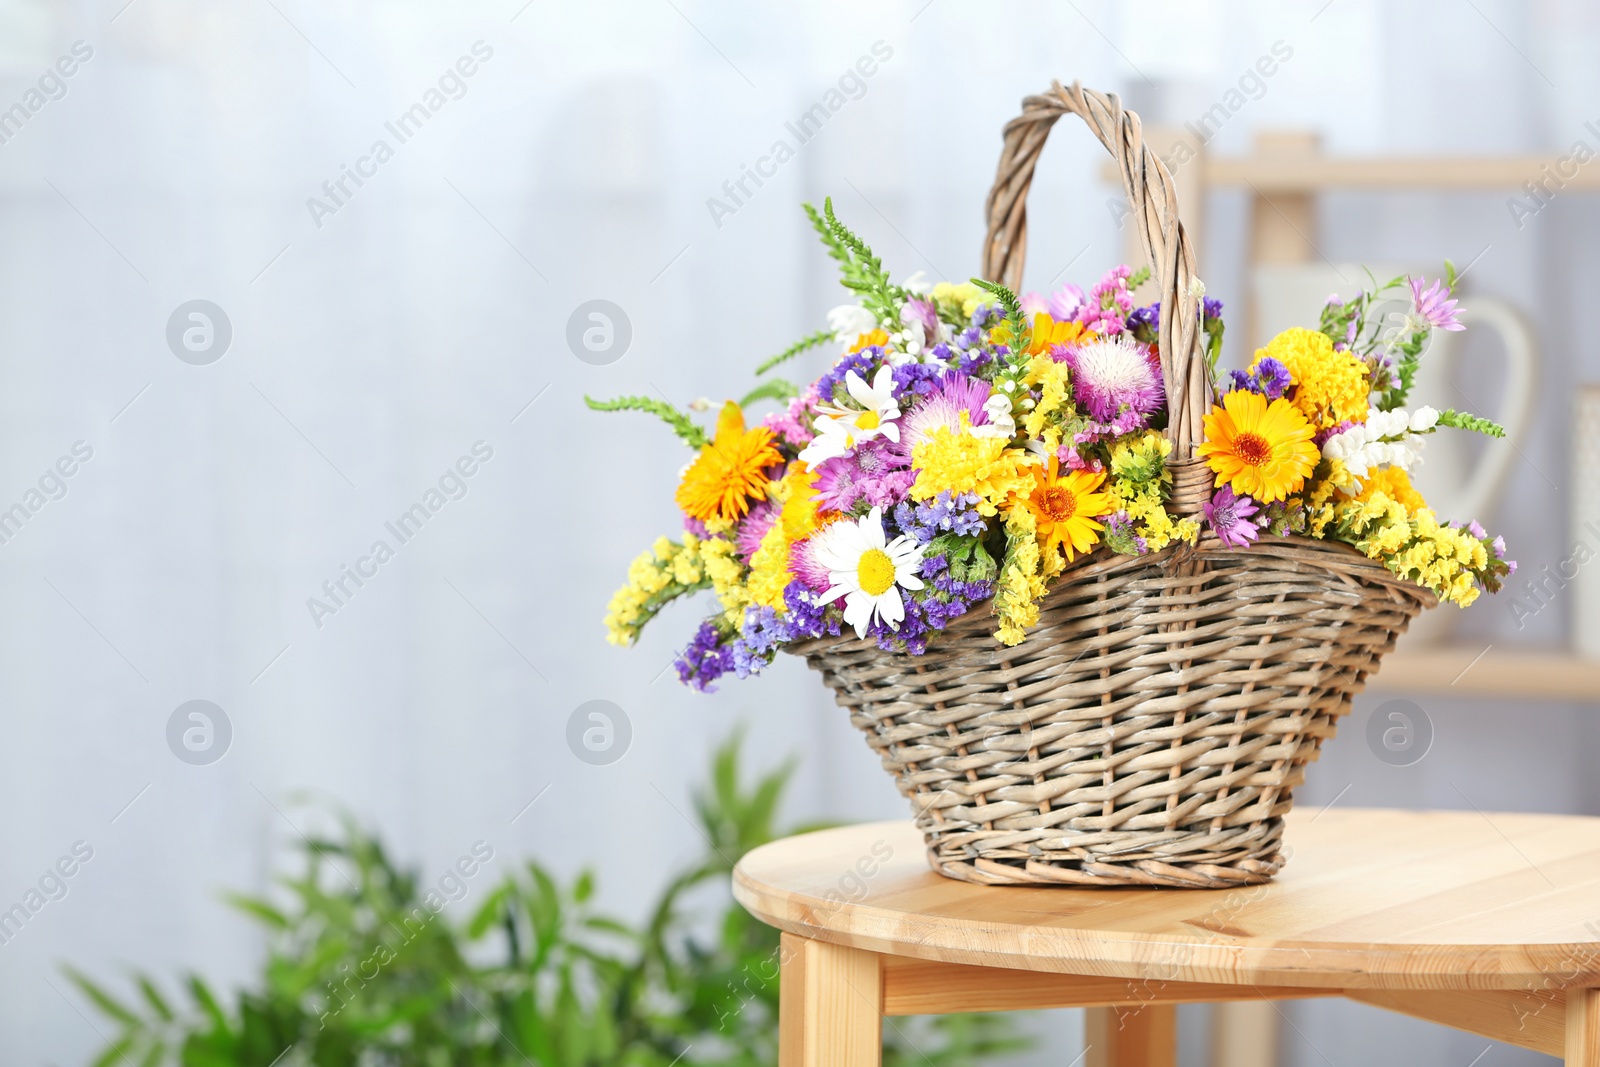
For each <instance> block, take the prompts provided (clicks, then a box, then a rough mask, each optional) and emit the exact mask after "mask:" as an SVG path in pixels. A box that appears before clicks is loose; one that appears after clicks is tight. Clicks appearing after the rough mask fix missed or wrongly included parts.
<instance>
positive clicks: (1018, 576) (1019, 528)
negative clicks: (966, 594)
mask: <svg viewBox="0 0 1600 1067" xmlns="http://www.w3.org/2000/svg"><path fill="white" fill-rule="evenodd" d="M1039 562H1040V554H1039V540H1038V528H1037V527H1036V526H1035V525H1034V520H1033V512H1031V511H1029V510H1028V509H1027V508H1025V507H1015V508H1009V509H1007V511H1006V554H1005V558H1004V559H1003V560H1001V561H1000V576H999V578H998V579H997V580H996V582H995V591H994V614H995V617H996V618H997V619H999V620H1000V626H999V629H997V630H996V631H995V634H994V635H995V637H996V638H997V639H998V640H999V641H1000V643H1001V644H1003V645H1019V644H1021V643H1022V641H1023V639H1024V638H1025V637H1027V636H1028V627H1030V626H1032V625H1034V624H1035V623H1037V622H1038V621H1039V600H1040V599H1041V598H1042V597H1043V596H1044V594H1045V581H1044V577H1043V575H1041V574H1040V573H1039Z"/></svg>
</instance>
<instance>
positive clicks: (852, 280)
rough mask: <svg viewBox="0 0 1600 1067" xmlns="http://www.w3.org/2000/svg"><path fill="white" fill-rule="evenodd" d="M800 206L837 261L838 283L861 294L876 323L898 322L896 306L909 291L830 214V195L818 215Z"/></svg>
mask: <svg viewBox="0 0 1600 1067" xmlns="http://www.w3.org/2000/svg"><path fill="white" fill-rule="evenodd" d="M801 206H802V207H803V208H804V209H805V213H806V217H807V218H808V219H810V220H811V225H812V228H813V229H815V230H816V231H817V236H819V237H821V238H822V243H823V245H824V247H826V248H827V250H828V255H830V256H832V257H833V258H834V259H835V260H837V261H838V263H839V275H840V277H839V281H840V283H841V284H842V285H843V286H844V287H845V288H846V289H849V290H850V291H851V292H854V293H859V294H861V304H862V306H863V307H865V308H866V309H867V310H868V311H870V312H872V313H873V315H874V316H876V317H877V320H878V321H879V322H880V323H891V324H894V323H899V321H900V306H901V305H902V304H904V303H905V301H906V298H907V297H908V296H910V293H908V292H907V291H906V290H905V289H903V288H901V287H900V286H898V285H894V284H892V283H891V282H890V281H889V272H888V271H887V270H885V269H884V268H883V262H882V261H881V260H880V259H879V258H878V257H877V255H876V254H874V253H873V251H872V248H871V247H870V246H869V245H868V244H867V242H865V241H863V240H862V239H861V238H860V237H858V236H856V234H855V233H854V232H853V231H852V230H851V229H850V228H849V227H848V226H846V225H845V224H844V223H842V222H840V221H839V219H838V218H837V217H836V216H835V215H834V213H833V198H832V197H831V196H830V197H827V198H825V199H824V200H823V201H822V213H821V214H818V213H817V209H816V208H814V207H812V206H811V205H810V204H803V205H801Z"/></svg>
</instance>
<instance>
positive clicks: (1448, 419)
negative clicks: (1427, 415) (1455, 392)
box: [1438, 408, 1506, 437]
mask: <svg viewBox="0 0 1600 1067" xmlns="http://www.w3.org/2000/svg"><path fill="white" fill-rule="evenodd" d="M1438 425H1440V426H1449V427H1451V428H1452V429H1456V430H1471V431H1472V432H1473V433H1481V434H1483V435H1484V436H1485V437H1504V436H1505V435H1506V428H1505V427H1504V426H1501V425H1500V424H1499V423H1498V422H1495V421H1494V420H1493V419H1485V418H1480V417H1479V416H1477V415H1469V414H1467V413H1466V412H1465V411H1457V410H1456V409H1455V408H1445V409H1444V410H1443V411H1441V412H1439V422H1438Z"/></svg>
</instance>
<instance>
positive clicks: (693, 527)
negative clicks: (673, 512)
mask: <svg viewBox="0 0 1600 1067" xmlns="http://www.w3.org/2000/svg"><path fill="white" fill-rule="evenodd" d="M683 529H684V532H685V533H692V534H694V535H695V536H696V537H698V538H700V540H702V541H704V540H706V539H707V538H709V537H710V536H711V531H710V530H708V529H706V524H705V523H703V522H701V521H700V520H699V519H697V518H695V517H694V516H693V515H685V516H684V517H683Z"/></svg>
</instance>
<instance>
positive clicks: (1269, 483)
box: [1198, 389, 1320, 504]
mask: <svg viewBox="0 0 1600 1067" xmlns="http://www.w3.org/2000/svg"><path fill="white" fill-rule="evenodd" d="M1205 431H1206V439H1205V443H1204V444H1202V445H1201V446H1200V447H1199V449H1198V451H1199V453H1200V455H1201V456H1203V457H1205V460H1206V463H1207V464H1208V465H1209V466H1210V467H1211V469H1212V470H1214V471H1216V472H1217V482H1216V484H1217V485H1223V484H1228V485H1231V486H1233V491H1234V492H1236V493H1245V494H1248V495H1249V496H1252V497H1255V499H1256V500H1258V501H1260V502H1261V503H1263V504H1270V503H1272V502H1273V501H1274V500H1282V499H1283V498H1284V497H1286V496H1288V495H1289V494H1290V493H1292V492H1294V491H1295V490H1297V489H1299V488H1300V486H1301V485H1303V484H1304V483H1305V480H1306V476H1307V475H1308V474H1310V473H1311V472H1312V471H1313V470H1314V469H1316V466H1317V460H1318V459H1319V458H1320V457H1319V454H1318V452H1317V446H1316V445H1314V444H1312V443H1311V438H1312V437H1313V436H1314V435H1315V431H1313V430H1312V428H1311V424H1310V423H1309V422H1307V421H1306V417H1305V416H1304V415H1302V414H1301V413H1300V412H1299V411H1298V410H1297V409H1296V408H1295V407H1294V406H1293V405H1292V404H1290V403H1289V402H1288V401H1287V400H1274V401H1272V402H1271V403H1270V404H1269V403H1268V402H1267V399H1266V397H1264V396H1262V395H1260V394H1259V393H1253V392H1249V391H1248V390H1244V389H1235V390H1234V391H1233V392H1231V393H1228V394H1227V395H1226V396H1224V397H1223V398H1222V405H1221V406H1220V407H1215V408H1212V410H1211V414H1209V415H1207V416H1206V417H1205Z"/></svg>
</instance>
